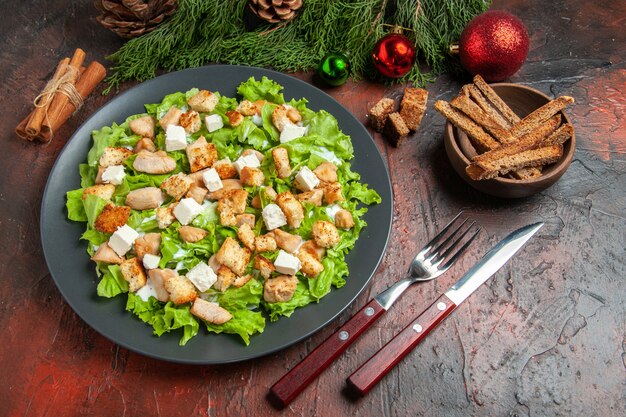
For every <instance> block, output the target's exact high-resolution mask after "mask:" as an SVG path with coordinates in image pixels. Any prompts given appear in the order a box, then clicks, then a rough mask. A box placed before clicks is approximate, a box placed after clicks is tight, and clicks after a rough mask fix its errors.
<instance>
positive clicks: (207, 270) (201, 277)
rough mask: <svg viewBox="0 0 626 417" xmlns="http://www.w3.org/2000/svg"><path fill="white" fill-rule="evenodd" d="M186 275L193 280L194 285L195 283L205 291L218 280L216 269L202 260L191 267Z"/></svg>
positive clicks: (199, 288) (201, 290)
mask: <svg viewBox="0 0 626 417" xmlns="http://www.w3.org/2000/svg"><path fill="white" fill-rule="evenodd" d="M186 277H187V278H188V279H189V281H191V282H193V285H195V286H196V288H197V289H198V290H199V291H200V292H205V291H206V290H208V289H209V288H211V286H212V285H213V284H215V281H217V275H215V271H213V269H211V267H210V266H209V265H207V264H206V263H205V262H200V263H199V264H198V265H196V266H194V267H193V268H191V270H189V272H187V274H186Z"/></svg>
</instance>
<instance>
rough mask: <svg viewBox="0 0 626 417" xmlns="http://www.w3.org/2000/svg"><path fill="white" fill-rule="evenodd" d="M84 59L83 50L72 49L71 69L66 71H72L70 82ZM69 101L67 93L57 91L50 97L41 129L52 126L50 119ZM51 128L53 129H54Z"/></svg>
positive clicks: (76, 75) (78, 72) (74, 77)
mask: <svg viewBox="0 0 626 417" xmlns="http://www.w3.org/2000/svg"><path fill="white" fill-rule="evenodd" d="M84 61H85V51H83V50H82V49H80V48H76V51H74V55H73V56H72V60H71V61H70V65H69V68H71V70H70V69H69V68H68V71H74V74H73V76H72V77H71V78H70V80H69V81H70V82H71V83H72V84H75V83H76V80H77V79H78V76H79V75H80V67H81V66H82V65H83V62H84ZM69 102H70V99H69V97H68V96H67V95H65V94H63V93H60V92H57V93H56V94H55V95H54V98H53V99H52V103H50V107H49V109H48V117H47V120H44V121H43V124H42V129H41V130H44V129H46V128H47V129H50V127H51V126H52V120H53V119H55V118H57V117H58V115H59V113H61V112H62V111H63V109H64V108H65V107H67V105H68V103H69ZM51 130H52V131H54V129H51Z"/></svg>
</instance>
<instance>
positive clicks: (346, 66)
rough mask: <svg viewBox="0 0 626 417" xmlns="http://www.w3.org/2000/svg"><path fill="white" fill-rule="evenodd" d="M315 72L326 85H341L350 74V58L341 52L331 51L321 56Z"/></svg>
mask: <svg viewBox="0 0 626 417" xmlns="http://www.w3.org/2000/svg"><path fill="white" fill-rule="evenodd" d="M317 73H318V74H319V76H320V78H321V79H322V80H324V82H325V83H326V84H328V85H332V86H335V87H336V86H340V85H343V84H344V83H345V82H346V80H347V79H348V76H349V75H350V60H349V59H348V57H347V56H346V55H345V54H342V53H341V52H331V53H329V54H327V55H326V56H325V57H324V58H322V60H321V61H320V65H319V67H318V69H317Z"/></svg>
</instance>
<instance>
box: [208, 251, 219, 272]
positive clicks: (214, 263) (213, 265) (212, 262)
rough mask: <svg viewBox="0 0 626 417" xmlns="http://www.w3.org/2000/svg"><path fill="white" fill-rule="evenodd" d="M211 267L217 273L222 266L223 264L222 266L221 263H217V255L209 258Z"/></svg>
mask: <svg viewBox="0 0 626 417" xmlns="http://www.w3.org/2000/svg"><path fill="white" fill-rule="evenodd" d="M208 264H209V266H210V267H211V269H212V270H213V271H215V272H217V271H218V270H219V269H220V267H221V266H222V264H220V263H219V262H217V255H215V254H214V255H211V257H210V258H209V262H208Z"/></svg>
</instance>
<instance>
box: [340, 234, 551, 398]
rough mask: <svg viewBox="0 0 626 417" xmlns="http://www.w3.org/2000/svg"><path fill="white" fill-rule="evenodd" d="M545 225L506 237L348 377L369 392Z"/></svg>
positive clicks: (357, 387)
mask: <svg viewBox="0 0 626 417" xmlns="http://www.w3.org/2000/svg"><path fill="white" fill-rule="evenodd" d="M542 226H543V223H542V222H539V223H535V224H530V225H528V226H524V227H522V228H520V229H518V230H516V231H514V232H512V233H511V234H509V235H508V236H507V237H505V238H504V239H503V240H502V241H500V243H498V244H497V245H496V246H494V247H493V248H492V249H491V250H490V251H489V252H487V254H486V255H485V256H483V257H482V259H481V260H480V261H478V263H476V265H474V266H473V267H472V268H471V269H470V270H469V271H467V272H466V273H465V275H463V276H462V277H461V279H459V280H458V281H457V282H456V283H455V284H454V285H452V286H451V287H450V288H449V289H448V290H447V291H446V292H445V293H444V294H442V295H441V296H440V297H439V298H438V299H437V300H435V302H433V303H432V304H431V305H430V306H429V307H428V308H427V309H426V310H424V312H422V313H421V314H420V315H419V316H418V317H417V319H415V320H413V321H412V322H411V323H409V325H408V326H406V327H405V328H404V329H403V330H402V331H401V332H400V333H398V334H397V335H396V336H394V338H393V339H391V340H390V341H389V342H388V343H387V344H386V345H385V346H383V347H382V348H381V349H380V350H379V351H378V352H376V353H375V354H374V356H372V357H371V358H370V359H369V360H368V361H367V362H365V363H364V364H363V365H362V366H361V367H360V368H358V369H357V370H356V371H355V372H354V373H353V374H352V375H350V376H349V377H348V379H347V382H348V385H349V386H350V388H352V389H353V391H356V392H357V393H358V394H360V395H361V396H363V395H365V394H367V393H368V392H369V391H370V390H371V389H372V388H373V387H374V386H375V385H376V383H378V381H380V380H381V379H382V378H383V377H384V376H385V375H386V374H387V373H389V371H391V369H393V368H394V366H396V364H398V362H400V361H401V360H402V359H403V358H404V357H405V356H406V355H407V354H408V353H409V352H410V351H411V350H412V349H413V348H414V347H415V346H417V344H418V343H420V342H421V341H422V340H423V339H424V338H425V337H426V336H427V335H428V333H430V331H431V330H433V329H434V328H435V327H437V325H438V324H439V323H441V321H442V320H443V319H445V318H446V317H448V316H449V315H450V313H452V312H453V311H454V309H456V307H457V306H458V305H459V304H461V303H462V302H463V301H464V300H465V299H467V297H469V296H470V295H471V294H472V293H473V292H474V291H476V290H477V289H478V288H479V287H480V286H481V285H482V284H484V283H485V282H486V281H487V280H488V279H489V278H490V277H491V276H492V275H493V274H495V273H496V272H497V271H498V270H499V269H500V268H502V267H503V266H504V265H505V264H506V263H507V262H508V261H509V259H511V258H512V257H513V255H515V253H517V252H518V251H519V250H520V249H521V248H522V247H523V246H524V245H525V244H526V242H528V240H529V239H530V238H531V237H532V236H533V235H534V234H535V233H537V231H538V230H539V229H541V227H542Z"/></svg>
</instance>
